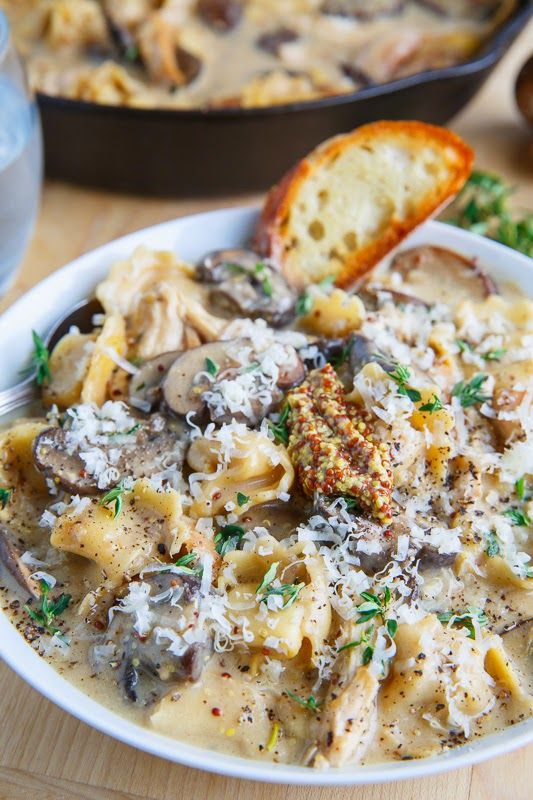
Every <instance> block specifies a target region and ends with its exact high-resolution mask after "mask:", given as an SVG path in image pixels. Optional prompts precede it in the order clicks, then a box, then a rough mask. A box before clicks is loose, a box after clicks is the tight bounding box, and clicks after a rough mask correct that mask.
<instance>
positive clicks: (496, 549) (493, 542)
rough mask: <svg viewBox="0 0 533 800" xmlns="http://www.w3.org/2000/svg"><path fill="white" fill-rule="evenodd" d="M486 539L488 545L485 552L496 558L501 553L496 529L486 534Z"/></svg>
mask: <svg viewBox="0 0 533 800" xmlns="http://www.w3.org/2000/svg"><path fill="white" fill-rule="evenodd" d="M485 541H486V543H487V546H486V547H485V553H486V554H487V555H488V557H489V558H494V557H495V556H499V555H500V541H499V539H498V537H497V535H496V532H495V531H489V532H488V533H486V534H485Z"/></svg>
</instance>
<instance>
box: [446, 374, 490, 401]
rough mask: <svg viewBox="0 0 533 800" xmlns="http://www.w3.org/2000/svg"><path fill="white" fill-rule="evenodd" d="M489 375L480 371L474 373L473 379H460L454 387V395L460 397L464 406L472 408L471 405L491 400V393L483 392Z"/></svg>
mask: <svg viewBox="0 0 533 800" xmlns="http://www.w3.org/2000/svg"><path fill="white" fill-rule="evenodd" d="M488 377H489V376H488V375H483V374H482V373H480V374H479V375H474V377H473V378H472V380H471V381H468V383H466V382H465V381H459V383H456V384H455V386H454V387H453V389H452V395H453V396H454V397H457V398H458V400H459V402H460V403H461V405H462V406H463V408H470V406H475V405H477V404H478V403H485V402H486V401H487V400H490V395H488V394H482V393H481V387H482V386H483V384H484V383H485V381H486V380H487V378H488Z"/></svg>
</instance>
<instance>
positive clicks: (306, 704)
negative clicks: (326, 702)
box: [285, 689, 322, 713]
mask: <svg viewBox="0 0 533 800" xmlns="http://www.w3.org/2000/svg"><path fill="white" fill-rule="evenodd" d="M285 693H286V694H287V695H288V696H289V697H290V698H291V700H294V702H295V703H298V705H300V706H302V708H307V710H308V711H314V712H315V713H316V712H317V711H318V707H319V706H321V705H322V702H321V701H320V700H317V699H316V698H315V697H314V696H313V695H312V694H310V695H309V697H308V698H307V699H304V698H303V697H298V695H297V694H294V692H290V691H289V690H288V689H285Z"/></svg>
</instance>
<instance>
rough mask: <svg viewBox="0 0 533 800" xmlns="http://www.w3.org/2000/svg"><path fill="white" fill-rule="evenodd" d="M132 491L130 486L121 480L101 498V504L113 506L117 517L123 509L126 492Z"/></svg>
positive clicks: (114, 515) (114, 514)
mask: <svg viewBox="0 0 533 800" xmlns="http://www.w3.org/2000/svg"><path fill="white" fill-rule="evenodd" d="M129 491H131V489H130V488H127V487H126V486H124V480H121V481H120V483H118V484H117V485H116V486H114V487H113V489H110V490H109V492H107V494H105V495H104V496H103V497H102V499H101V500H100V505H101V506H105V507H106V508H108V507H110V506H113V517H114V518H116V517H118V515H119V514H120V512H121V511H122V505H123V499H122V496H123V494H124V492H129Z"/></svg>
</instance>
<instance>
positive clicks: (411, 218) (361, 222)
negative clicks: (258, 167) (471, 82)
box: [255, 121, 474, 287]
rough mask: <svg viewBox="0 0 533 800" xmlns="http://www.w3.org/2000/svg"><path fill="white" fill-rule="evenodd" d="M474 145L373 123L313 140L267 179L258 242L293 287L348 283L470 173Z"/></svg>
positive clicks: (430, 131) (435, 132)
mask: <svg viewBox="0 0 533 800" xmlns="http://www.w3.org/2000/svg"><path fill="white" fill-rule="evenodd" d="M473 157H474V154H473V151H472V150H471V149H470V147H469V146H468V145H467V144H465V142H463V141H462V139H460V138H459V137H458V136H456V135H455V134H454V133H452V132H451V131H449V130H447V129H445V128H439V127H437V126H435V125H428V124H426V123H423V122H387V121H382V122H373V123H370V124H369V125H363V126H362V127H360V128H356V129H355V130H354V131H352V132H351V133H347V134H342V135H340V136H335V137H334V138H332V139H328V140H327V141H326V142H324V143H323V144H321V145H319V147H317V148H316V149H315V150H313V151H312V152H311V153H310V154H309V155H308V156H306V157H305V158H303V159H302V160H301V161H300V162H299V163H298V164H296V165H295V166H294V167H293V168H292V169H291V170H290V171H289V172H288V173H287V174H286V175H285V176H284V177H283V178H282V180H281V181H280V183H279V184H278V185H277V186H274V187H273V188H272V189H271V190H270V192H269V194H268V196H267V199H266V202H265V205H264V207H263V210H262V213H261V216H260V220H259V223H258V227H257V230H256V235H255V247H256V249H257V250H258V251H259V252H260V253H261V255H263V256H270V257H271V258H272V259H273V260H274V262H275V263H277V264H278V265H279V266H280V267H281V269H282V270H283V272H284V274H285V277H286V278H287V280H288V281H289V283H291V284H292V285H293V286H296V287H303V286H307V285H309V284H312V283H316V282H317V281H320V280H321V279H323V278H325V277H327V276H330V275H333V276H335V281H336V283H337V285H338V286H342V287H349V286H352V285H354V284H355V283H357V281H358V280H359V279H360V278H361V277H362V276H363V275H364V274H365V273H366V272H368V271H369V270H370V269H372V267H373V266H374V265H375V264H377V263H378V262H379V261H380V260H381V259H382V258H383V256H384V255H386V254H387V253H389V252H390V251H391V250H392V249H393V248H395V247H396V246H397V245H398V244H399V243H400V242H401V241H402V239H404V238H405V237H406V236H407V235H408V234H409V233H410V232H411V231H412V230H413V229H414V228H416V227H417V226H418V225H420V223H422V222H424V220H426V219H427V218H428V217H430V216H432V215H434V214H436V213H437V212H438V211H440V209H441V208H443V207H444V206H445V205H446V204H447V203H448V202H450V200H452V199H453V197H454V196H455V195H456V194H457V192H458V191H459V189H461V187H462V186H463V184H464V183H465V181H466V179H467V178H468V176H469V175H470V172H471V170H472V164H473Z"/></svg>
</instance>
